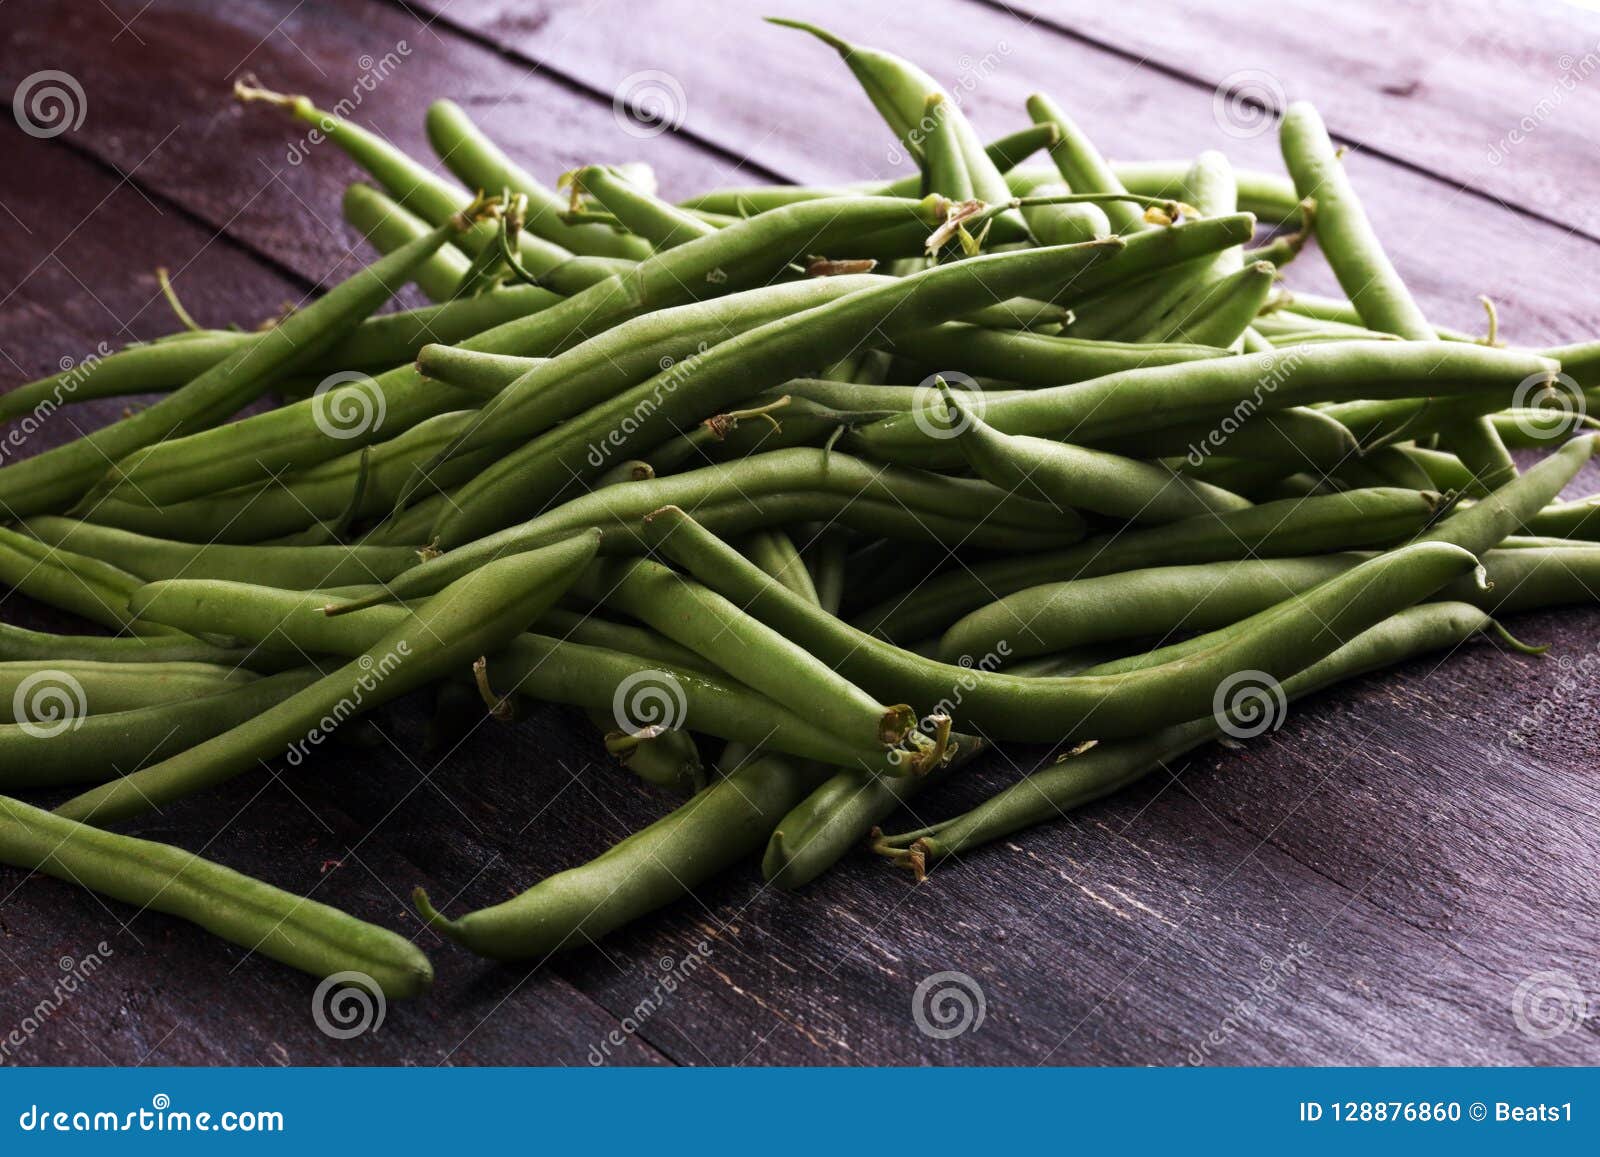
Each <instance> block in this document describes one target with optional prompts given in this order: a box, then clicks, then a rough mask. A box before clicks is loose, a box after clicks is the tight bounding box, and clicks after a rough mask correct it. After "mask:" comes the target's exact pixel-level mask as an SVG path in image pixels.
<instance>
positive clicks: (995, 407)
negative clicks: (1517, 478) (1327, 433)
mask: <svg viewBox="0 0 1600 1157" xmlns="http://www.w3.org/2000/svg"><path fill="white" fill-rule="evenodd" d="M1554 372H1555V363H1554V362H1550V361H1548V360H1546V359H1543V358H1540V357H1537V356H1533V355H1528V354H1519V353H1514V352H1511V351H1509V350H1497V349H1489V348H1487V347H1485V346H1469V345H1462V344H1459V343H1455V342H1405V343H1403V344H1393V345H1391V344H1389V343H1384V342H1341V343H1339V344H1338V345H1333V346H1304V347H1295V348H1293V349H1287V350H1279V351H1276V352H1274V353H1271V354H1245V355H1240V356H1237V357H1226V358H1215V359H1212V360H1210V361H1201V362H1190V363H1186V364H1181V365H1172V366H1156V367H1153V368H1151V369H1141V370H1128V371H1125V372H1123V373H1118V374H1108V375H1107V376H1105V377H1103V378H1097V379H1095V380H1094V381H1091V382H1084V383H1082V384H1079V385H1071V386H1057V387H1054V388H1048V389H1041V390H1030V391H1028V392H1026V393H1023V394H1018V395H1015V396H1013V397H1009V398H1004V399H1001V400H999V401H995V402H991V403H990V404H989V405H988V406H987V407H985V410H984V420H985V421H986V422H988V423H989V424H990V425H991V426H993V427H994V428H995V429H997V430H1001V431H1003V432H1005V433H1008V434H1024V433H1025V434H1031V435H1034V436H1036V437H1053V438H1071V439H1073V440H1074V441H1078V442H1093V441H1094V440H1095V439H1097V438H1103V437H1114V436H1118V435H1123V434H1133V433H1136V432H1138V431H1139V430H1141V429H1144V428H1146V427H1149V426H1156V425H1169V424H1172V423H1176V422H1198V421H1205V420H1207V419H1216V418H1219V417H1222V416H1228V415H1230V414H1231V413H1233V412H1234V411H1235V409H1236V408H1237V409H1242V410H1243V412H1244V416H1245V417H1246V418H1248V416H1249V415H1250V414H1251V413H1254V412H1257V411H1258V410H1274V409H1283V408H1285V407H1288V406H1294V405H1300V404H1302V403H1305V402H1313V401H1343V400H1354V399H1357V398H1386V397H1389V398H1392V397H1401V398H1406V397H1416V396H1418V395H1423V394H1429V393H1432V394H1475V393H1495V394H1497V395H1498V396H1502V397H1508V396H1509V395H1510V394H1511V393H1512V392H1513V391H1514V390H1515V389H1516V388H1517V386H1518V384H1519V383H1520V382H1522V381H1524V380H1526V379H1527V378H1529V377H1534V376H1537V375H1541V374H1545V375H1548V374H1552V373H1554ZM921 417H922V416H921V415H916V414H907V415H899V416H896V417H893V418H886V419H884V420H883V421H881V422H877V423H874V424H873V425H871V426H865V427H862V428H861V429H858V430H855V431H853V432H852V433H851V435H850V438H851V441H852V442H853V443H854V444H855V445H857V446H859V447H860V448H862V449H863V450H865V451H866V452H867V453H869V454H871V455H872V456H873V457H876V458H880V459H883V460H889V461H896V462H901V463H914V464H917V465H930V464H943V465H948V464H950V463H952V462H954V461H956V460H957V459H958V458H959V451H958V450H957V448H956V447H954V446H945V445H943V444H941V443H938V442H934V441H931V440H929V439H928V438H926V437H925V436H924V435H923V434H922V433H921V430H920V429H919V427H918V422H917V419H919V418H921ZM922 420H923V421H925V420H926V419H922ZM1235 420H1237V418H1235Z"/></svg>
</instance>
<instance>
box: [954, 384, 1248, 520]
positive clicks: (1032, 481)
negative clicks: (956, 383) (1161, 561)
mask: <svg viewBox="0 0 1600 1157" xmlns="http://www.w3.org/2000/svg"><path fill="white" fill-rule="evenodd" d="M942 384H943V383H942V382H941V385H942ZM943 394H944V402H945V408H946V417H945V427H944V428H945V435H946V436H947V437H949V438H953V439H954V440H955V442H956V444H957V446H959V447H960V449H961V453H962V455H963V456H964V457H965V458H966V460H967V465H968V466H970V467H972V470H973V472H974V473H975V474H977V475H978V477H980V478H982V479H984V480H985V481H988V482H992V483H993V484H994V485H996V486H998V487H1000V488H1002V489H1004V490H1010V491H1013V492H1017V493H1021V494H1024V495H1026V496H1027V497H1030V498H1036V499H1040V500H1042V501H1044V502H1048V503H1050V505H1052V506H1054V507H1055V508H1056V509H1057V510H1063V511H1067V510H1071V509H1073V508H1074V507H1076V508H1078V509H1081V510H1088V511H1092V512H1094V513H1095V514H1106V515H1111V516H1112V517H1115V518H1126V519H1129V520H1131V521H1134V522H1154V523H1159V522H1177V521H1179V520H1181V519H1184V518H1193V517H1195V516H1197V515H1201V514H1205V513H1208V512H1209V513H1216V514H1221V513H1226V512H1227V511H1230V510H1243V509H1245V508H1246V507H1248V506H1250V505H1251V503H1250V502H1249V501H1248V500H1247V499H1244V498H1240V497H1239V496H1238V495H1237V494H1230V493H1229V492H1228V491H1226V490H1223V489H1221V488H1219V487H1216V486H1209V485H1207V484H1206V483H1204V482H1196V481H1194V480H1193V479H1189V478H1185V477H1183V476H1182V475H1181V474H1175V473H1173V472H1172V471H1171V470H1168V469H1167V468H1166V467H1164V466H1157V465H1153V464H1151V463H1148V462H1141V461H1139V460H1138V459H1135V458H1123V457H1121V456H1120V455H1117V454H1108V453H1106V452H1104V451H1102V450H1089V449H1085V448H1084V447H1082V446H1072V445H1069V444H1068V443H1066V442H1051V441H1048V440H1047V439H1044V438H1029V437H1025V436H1021V435H1014V434H1002V433H1000V432H999V431H997V430H995V429H993V428H991V427H990V426H989V425H988V424H987V423H985V422H984V421H983V419H982V418H980V417H978V416H977V414H976V413H974V412H973V411H972V410H970V409H968V408H967V407H966V406H964V405H962V403H961V402H959V401H957V399H956V396H955V393H954V391H952V390H950V389H949V388H948V387H946V388H945V389H944V391H943Z"/></svg>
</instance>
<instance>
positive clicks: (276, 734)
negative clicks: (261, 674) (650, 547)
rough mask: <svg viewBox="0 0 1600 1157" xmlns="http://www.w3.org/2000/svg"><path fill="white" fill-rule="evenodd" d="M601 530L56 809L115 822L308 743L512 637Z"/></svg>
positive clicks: (496, 570)
mask: <svg viewBox="0 0 1600 1157" xmlns="http://www.w3.org/2000/svg"><path fill="white" fill-rule="evenodd" d="M598 546H599V534H598V533H596V532H590V533H588V534H584V535H578V536H574V537H573V538H571V539H568V540H566V541H564V542H561V543H558V544H556V545H554V546H551V547H549V548H547V549H545V550H542V551H534V552H531V553H528V554H523V555H517V556H514V557H512V558H507V559H501V560H499V561H497V562H495V563H493V564H491V565H489V566H486V567H484V568H483V569H481V570H479V571H476V572H474V574H472V575H471V576H469V577H468V578H465V579H463V580H461V581H460V582H459V583H455V584H452V585H451V586H450V587H447V588H446V589H445V590H444V591H443V592H441V593H440V594H439V595H437V596H435V597H434V598H432V599H429V600H428V601H427V602H426V603H424V604H423V605H422V607H421V608H419V609H418V610H417V611H416V612H415V613H414V614H407V615H406V617H405V622H404V624H403V625H400V626H398V627H396V629H394V630H392V631H390V632H388V633H387V634H385V635H384V636H383V637H381V638H379V639H378V640H376V641H375V642H374V643H373V644H372V646H370V647H369V648H367V649H366V650H365V651H364V652H362V654H361V655H360V656H359V657H358V658H357V659H356V660H355V661H354V662H351V663H349V664H347V665H345V666H343V667H341V668H339V669H338V670H337V671H334V672H333V673H332V674H329V675H326V676H324V677H323V678H321V679H319V680H317V682H315V683H313V684H312V685H311V686H309V687H307V688H305V689H304V690H302V691H299V692H297V693H296V694H294V695H292V696H290V697H289V698H288V699H285V700H284V701H283V702H281V703H279V704H278V705H277V706H275V707H272V708H271V709H269V710H267V711H263V712H262V713H261V714H259V715H257V716H255V717H254V718H252V719H251V720H249V721H248V722H246V723H244V724H241V725H240V726H238V727H235V728H233V729H232V730H231V731H227V732H224V733H223V734H221V735H218V736H215V737H214V738H212V739H209V740H206V741H205V742H204V743H201V744H199V745H197V746H195V747H191V748H189V749H188V750H187V751H185V752H183V753H181V754H179V755H175V756H173V757H171V758H170V759H166V760H163V761H162V762H160V763H157V764H153V765H151V766H150V767H147V768H145V769H143V770H142V771H138V772H135V773H134V774H132V775H129V776H126V777H124V778H122V779H119V780H117V781H116V782H115V783H109V784H105V785H103V786H101V787H98V788H95V789H93V790H91V791H88V792H85V793H84V794H82V795H80V796H76V797H74V798H73V799H71V800H68V801H67V802H66V803H64V804H62V805H61V807H59V808H57V809H56V810H57V813H58V814H60V815H64V816H66V817H68V818H69V819H79V820H84V821H91V820H92V821H93V822H95V823H98V824H107V823H112V822H115V821H116V820H118V819H126V818H128V817H130V816H136V815H139V814H142V813H143V812H146V811H148V810H150V809H151V808H154V807H159V806H161V805H162V804H164V803H167V802H170V801H172V800H176V799H180V798H183V797H184V796H187V795H192V794H193V793H195V792H197V791H201V790H204V789H205V788H208V787H214V786H216V785H218V784H220V783H225V782H226V781H228V780H229V779H232V778H233V777H235V776H237V775H239V774H241V773H242V772H245V771H248V770H250V769H251V768H253V767H254V766H256V764H257V762H258V761H260V760H262V759H266V758H268V757H270V756H273V755H277V754H278V753H280V752H282V751H284V750H285V749H286V748H287V749H288V750H289V752H290V759H291V761H293V762H297V763H298V762H299V761H300V760H301V759H303V758H304V756H305V753H306V750H307V748H309V747H312V746H315V745H316V744H318V743H320V742H321V741H322V739H323V737H324V736H325V735H326V734H327V733H328V732H330V731H332V730H333V729H334V728H335V727H337V726H338V725H339V724H340V723H342V722H343V721H344V719H345V718H347V717H348V716H350V715H354V714H357V713H358V712H359V711H361V710H362V709H370V708H371V707H374V706H377V705H379V704H381V703H384V702H386V701H388V700H390V699H393V698H395V697H396V696H398V695H402V694H404V693H405V692H407V691H410V690H412V689H414V688H417V687H420V686H422V685H423V684H425V683H428V682H431V681H432V680H433V679H435V678H437V677H438V676H440V675H442V674H444V673H446V672H447V671H449V670H450V669H451V668H452V667H455V666H458V665H460V664H463V663H467V662H470V661H471V660H472V659H473V658H475V657H477V656H479V655H481V654H483V653H484V652H485V651H488V650H493V649H494V648H495V647H497V646H499V645H501V644H503V643H504V642H505V641H506V640H507V639H510V638H513V637H515V636H516V635H517V634H519V633H520V632H521V631H523V630H524V629H526V628H527V626H528V624H529V623H531V622H532V621H533V620H534V619H536V618H538V617H539V615H541V614H542V613H544V611H545V610H546V609H547V608H548V607H549V606H550V605H551V604H553V603H554V602H555V600H556V599H557V598H559V597H560V596H561V595H562V593H563V592H564V591H565V590H566V587H567V585H568V584H570V583H571V582H572V580H573V579H574V578H575V577H576V576H577V573H578V572H579V571H580V570H581V569H582V568H583V566H585V565H586V564H587V563H588V561H589V560H590V559H591V558H593V557H594V553H595V550H596V549H597V548H598Z"/></svg>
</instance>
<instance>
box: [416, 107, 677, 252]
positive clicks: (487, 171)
mask: <svg viewBox="0 0 1600 1157" xmlns="http://www.w3.org/2000/svg"><path fill="white" fill-rule="evenodd" d="M425 123H426V126H427V130H428V143H429V144H431V145H432V146H433V149H434V152H436V153H438V154H439V159H440V160H441V161H443V162H444V163H445V167H446V168H448V169H449V170H450V171H451V172H452V173H454V174H455V176H456V179H457V180H459V181H460V182H461V183H462V184H463V185H465V186H467V188H469V189H485V190H487V191H489V192H491V193H493V192H498V191H499V190H501V189H510V190H511V191H512V192H513V193H521V194H522V195H523V196H525V197H527V198H528V200H529V202H530V204H531V205H532V206H533V212H532V213H531V214H529V216H528V221H527V223H528V227H529V228H530V229H532V230H533V231H534V233H536V234H537V235H538V236H540V237H543V238H544V239H545V240H546V241H553V242H554V243H556V244H557V245H560V246H562V247H564V248H566V249H570V250H571V251H572V252H573V253H577V254H583V255H588V256H593V257H627V258H631V259H633V260H636V261H637V260H640V259H642V258H644V257H648V256H649V255H650V246H649V244H648V243H646V242H643V241H641V240H640V239H639V238H637V237H628V236H626V235H624V234H621V233H618V232H616V231H615V230H613V229H607V228H605V227H597V226H594V225H568V224H566V223H565V222H563V221H562V220H561V214H562V212H563V211H564V210H565V209H566V201H565V199H564V198H562V197H561V195H560V194H558V193H556V192H555V191H554V190H551V189H548V188H546V187H545V186H544V185H542V184H540V183H539V182H538V181H537V180H536V179H534V177H533V176H532V175H531V174H529V173H528V171H527V170H526V169H524V168H522V167H521V166H520V165H518V164H517V163H516V162H515V161H513V160H512V159H511V158H510V157H508V156H506V154H505V153H503V152H502V151H501V150H500V149H499V148H498V147H497V146H496V145H495V143H494V142H493V141H491V140H490V139H489V138H488V137H487V136H486V135H484V133H483V131H482V130H481V129H479V128H478V126H477V125H475V124H473V123H472V120H471V119H470V118H469V117H468V116H467V114H466V113H465V112H464V111H463V110H462V108H461V106H459V105H458V104H456V103H455V102H454V101H449V100H436V101H434V102H433V103H432V104H430V105H429V106H428V113H427V119H426V122H425Z"/></svg>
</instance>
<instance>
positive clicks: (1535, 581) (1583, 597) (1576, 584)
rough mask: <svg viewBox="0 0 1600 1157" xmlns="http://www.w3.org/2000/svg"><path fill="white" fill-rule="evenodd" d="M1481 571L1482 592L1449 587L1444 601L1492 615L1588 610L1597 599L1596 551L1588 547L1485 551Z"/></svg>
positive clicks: (1599, 568) (1599, 565) (1599, 559)
mask: <svg viewBox="0 0 1600 1157" xmlns="http://www.w3.org/2000/svg"><path fill="white" fill-rule="evenodd" d="M1483 566H1484V570H1485V571H1486V572H1487V574H1488V576H1489V588H1488V589H1487V590H1472V589H1468V588H1466V587H1464V586H1463V585H1462V584H1460V583H1453V584H1451V585H1450V586H1449V587H1447V588H1446V591H1445V593H1446V596H1447V597H1452V598H1460V599H1462V601H1464V602H1470V603H1472V604H1473V605H1474V606H1476V607H1479V608H1481V609H1482V610H1484V611H1485V612H1487V613H1489V614H1496V615H1504V614H1512V613H1515V612H1518V611H1536V610H1543V609H1544V608H1546V607H1558V606H1567V605H1571V604H1580V605H1589V604H1593V603H1594V602H1595V600H1596V598H1597V597H1600V550H1596V549H1595V548H1594V547H1592V546H1574V545H1566V546H1559V547H1539V546H1528V547H1522V548H1519V549H1513V550H1491V551H1490V552H1489V553H1488V554H1486V555H1484V556H1483Z"/></svg>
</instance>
